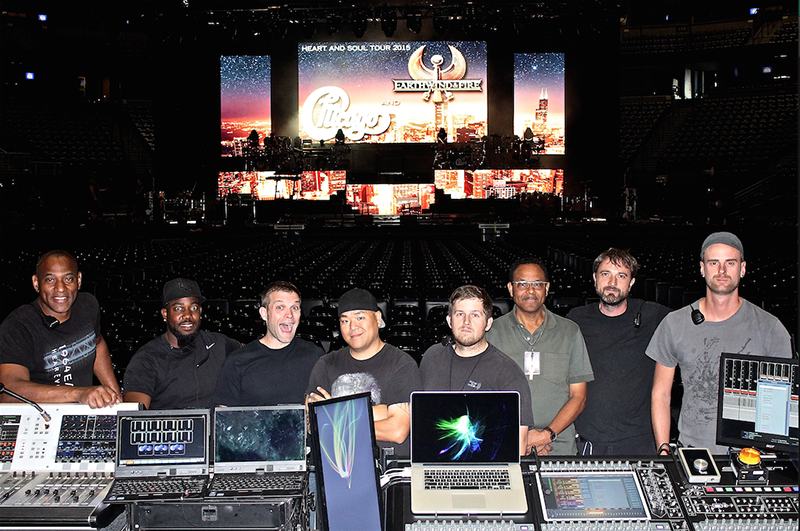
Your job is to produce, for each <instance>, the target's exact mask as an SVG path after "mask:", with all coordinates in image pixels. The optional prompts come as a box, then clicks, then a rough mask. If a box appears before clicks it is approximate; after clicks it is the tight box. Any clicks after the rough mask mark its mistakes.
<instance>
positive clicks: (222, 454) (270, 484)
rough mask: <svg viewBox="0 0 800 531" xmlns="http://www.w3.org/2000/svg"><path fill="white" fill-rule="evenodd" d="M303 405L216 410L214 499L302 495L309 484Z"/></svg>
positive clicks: (210, 494)
mask: <svg viewBox="0 0 800 531" xmlns="http://www.w3.org/2000/svg"><path fill="white" fill-rule="evenodd" d="M305 413H306V412H305V407H304V406H303V405H302V404H291V405H284V406H255V407H221V408H216V409H215V410H214V475H213V479H212V481H211V484H210V487H209V492H208V496H209V497H242V496H265V495H291V494H299V493H301V492H302V491H303V488H304V486H305V484H306V414H305Z"/></svg>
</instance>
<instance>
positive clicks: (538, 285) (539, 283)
mask: <svg viewBox="0 0 800 531" xmlns="http://www.w3.org/2000/svg"><path fill="white" fill-rule="evenodd" d="M512 284H514V285H515V286H516V287H518V288H519V289H521V290H522V291H527V290H529V289H530V288H533V289H544V288H546V287H547V286H549V285H550V283H549V282H545V281H543V280H534V281H530V282H529V281H527V280H517V281H516V282H512Z"/></svg>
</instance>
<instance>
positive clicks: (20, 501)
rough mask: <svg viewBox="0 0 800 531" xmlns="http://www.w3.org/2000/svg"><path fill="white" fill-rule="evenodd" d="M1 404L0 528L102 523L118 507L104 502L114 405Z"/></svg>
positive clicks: (112, 448) (114, 435)
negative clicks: (37, 407)
mask: <svg viewBox="0 0 800 531" xmlns="http://www.w3.org/2000/svg"><path fill="white" fill-rule="evenodd" d="M43 408H44V410H45V411H46V412H47V413H48V414H49V415H50V417H51V418H50V420H45V418H44V417H43V416H42V415H40V414H39V412H38V411H36V410H35V409H34V408H33V407H31V406H29V405H25V404H0V529H20V528H27V529H31V528H43V529H44V528H46V529H80V528H86V529H92V528H98V527H105V526H106V525H108V524H109V523H110V522H111V521H113V520H114V519H115V518H116V517H117V515H119V513H120V511H121V508H119V507H111V506H108V505H106V504H104V503H102V502H103V498H104V497H105V495H106V491H107V490H108V487H109V485H110V483H111V481H112V479H113V475H114V460H115V453H116V439H117V411H123V410H134V409H138V408H139V404H118V405H116V406H113V407H107V408H102V409H91V408H89V406H86V405H82V404H44V405H43Z"/></svg>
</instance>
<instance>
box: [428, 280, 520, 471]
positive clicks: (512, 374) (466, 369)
mask: <svg viewBox="0 0 800 531" xmlns="http://www.w3.org/2000/svg"><path fill="white" fill-rule="evenodd" d="M492 309H493V305H492V298H491V297H490V296H489V293H488V292H487V291H486V290H485V289H483V288H480V287H478V286H461V287H460V288H456V290H455V291H454V292H453V293H452V295H450V303H449V309H448V313H447V324H448V325H449V326H450V329H451V330H452V331H453V337H452V338H448V339H446V340H445V341H443V342H442V343H440V344H437V345H434V346H432V347H431V348H429V349H428V350H427V351H425V354H424V355H423V356H422V363H421V364H420V367H419V370H420V374H421V375H422V387H423V389H425V390H426V391H517V392H518V393H519V395H520V396H519V397H520V404H519V405H520V453H521V454H522V455H528V454H529V453H530V451H531V447H530V446H529V445H528V430H529V428H531V427H533V426H534V424H533V408H532V407H531V390H530V387H529V386H528V381H527V380H526V379H525V373H524V372H522V368H521V367H520V366H519V365H517V363H516V362H515V361H514V360H512V359H511V358H509V357H508V356H506V355H505V354H503V353H502V352H500V350H498V349H497V348H496V347H495V346H493V345H491V344H489V342H488V341H486V332H487V331H488V330H489V329H490V328H491V327H492V322H493V321H494V320H493V319H492Z"/></svg>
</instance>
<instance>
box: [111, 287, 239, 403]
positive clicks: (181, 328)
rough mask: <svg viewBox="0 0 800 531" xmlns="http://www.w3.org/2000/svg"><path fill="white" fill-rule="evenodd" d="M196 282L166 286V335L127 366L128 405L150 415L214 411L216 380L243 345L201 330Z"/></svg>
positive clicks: (202, 300) (146, 348)
mask: <svg viewBox="0 0 800 531" xmlns="http://www.w3.org/2000/svg"><path fill="white" fill-rule="evenodd" d="M205 300H206V299H205V298H204V297H203V296H202V295H201V294H200V287H199V286H198V285H197V282H195V281H193V280H188V279H185V278H176V279H173V280H170V281H169V282H167V283H166V284H164V293H163V296H162V302H163V305H164V307H163V308H162V309H161V316H162V317H163V318H164V322H166V323H167V331H166V332H165V333H164V334H162V335H160V336H158V337H157V338H155V339H154V340H152V341H150V342H148V343H147V344H145V345H144V346H142V347H141V348H140V349H139V350H138V351H136V354H134V355H133V357H132V358H131V361H130V363H128V368H127V369H126V370H125V376H124V383H123V388H124V389H125V395H124V396H125V401H126V402H139V403H141V404H143V405H144V407H146V408H148V409H173V408H210V407H213V406H214V400H213V397H214V388H215V387H216V385H217V376H218V375H219V371H220V369H221V368H222V364H223V363H224V362H225V358H227V356H228V354H229V353H230V352H233V351H234V350H236V349H238V348H239V347H241V344H240V343H239V342H238V341H236V340H233V339H231V338H229V337H228V336H225V335H222V334H218V333H216V332H206V331H205V330H201V329H200V317H201V314H202V311H203V309H202V306H201V305H202V304H203V302H205Z"/></svg>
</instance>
